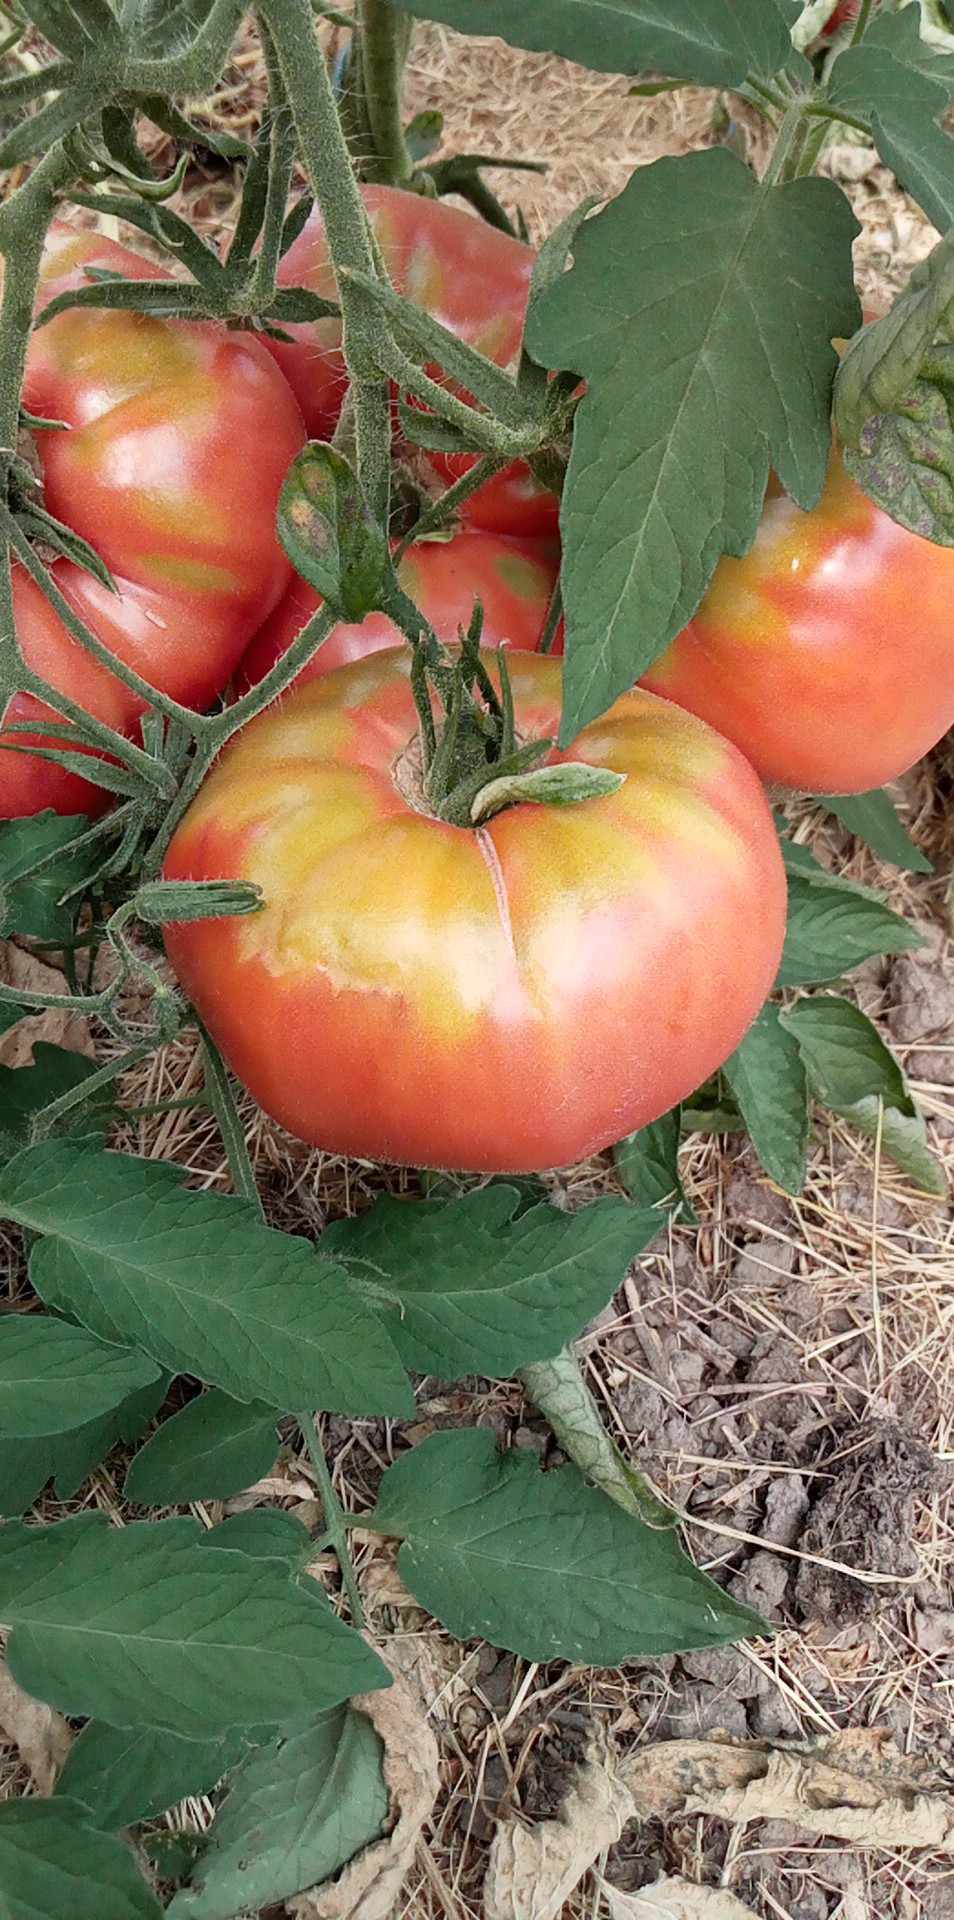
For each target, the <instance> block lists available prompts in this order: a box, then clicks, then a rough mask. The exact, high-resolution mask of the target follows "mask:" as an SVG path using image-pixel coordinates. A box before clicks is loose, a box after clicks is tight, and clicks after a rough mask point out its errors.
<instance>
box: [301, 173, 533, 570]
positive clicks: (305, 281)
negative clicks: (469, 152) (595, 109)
mask: <svg viewBox="0 0 954 1920" xmlns="http://www.w3.org/2000/svg"><path fill="white" fill-rule="evenodd" d="M362 192H363V194H364V199H365V203H366V205H367V209H368V215H369V218H370V221H371V225H372V228H373V229H374V234H375V238H376V240H377V243H378V246H379V247H380V249H381V253H382V255H383V258H384V263H385V265H386V267H387V269H388V272H389V274H390V275H391V279H392V281H393V283H394V285H395V287H396V288H397V290H398V292H399V293H403V294H404V295H406V297H407V298H408V299H409V300H413V301H414V302H415V303H416V304H417V305H418V306H421V307H426V308H427V309H428V311H429V312H430V313H433V314H434V316H435V318H436V319H438V320H440V321H441V323H442V325H443V326H445V327H448V328H449V329H450V331H451V332H452V333H456V334H457V335H458V337H459V338H460V339H462V340H466V341H467V343H468V345H469V346H472V347H476V348H477V349H478V351H479V352H480V353H483V354H485V355H486V356H487V358H488V359H490V360H495V361H496V362H497V364H498V366H501V367H506V366H510V365H511V364H512V363H513V362H514V361H515V360H516V358H517V355H518V353H519V351H520V342H521V340H522V338H523V324H524V320H525V317H526V312H527V300H528V298H529V294H530V276H531V274H532V272H533V263H534V254H533V251H532V249H531V248H530V247H525V246H524V245H523V243H522V242H521V241H520V240H511V239H510V237H509V235H508V234H505V233H499V232H497V230H496V229H495V228H494V227H490V226H488V225H487V224H486V222H485V221H483V220H478V219H476V218H475V217H474V216H473V215H472V214H469V213H465V212H464V211H463V210H462V209H461V208H460V207H452V206H449V205H448V203H447V202H446V201H445V200H426V199H424V198H423V197H422V195H420V194H417V193H405V192H404V191H402V189H401V188H399V187H380V186H370V187H363V188H362ZM279 278H280V279H281V281H282V282H283V284H284V285H286V286H306V287H310V288H311V290H312V291H313V292H314V293H321V294H324V295H325V297H326V298H328V299H334V297H335V278H334V272H333V270H332V266H331V260H330V256H329V253H328V242H327V239H326V237H325V228H324V222H323V220H322V218H321V214H320V213H319V212H318V211H317V210H316V211H315V212H314V213H313V214H312V215H311V217H310V219H309V220H308V222H307V224H306V226H305V227H304V229H303V231H302V232H301V233H300V234H299V236H298V239H297V240H296V241H295V242H294V245H293V246H291V247H290V248H289V250H288V252H287V253H286V255H285V258H284V260H283V261H282V265H281V270H280V274H279ZM283 330H284V331H285V332H287V333H289V334H291V335H292V339H291V340H289V341H282V340H270V341H269V342H268V346H269V348H270V350H271V352H272V353H273V354H274V355H275V358H276V360H277V361H278V364H279V366H280V367H281V368H282V369H283V371H284V373H285V375H286V378H287V379H288V382H289V384H290V386H291V387H292V388H293V390H294V392H295V394H296V395H297V397H298V404H299V406H300V407H301V410H302V413H303V414H304V417H305V424H306V426H307V428H308V431H309V433H310V434H311V435H312V437H313V438H314V439H317V440H326V439H330V437H331V434H332V433H333V431H334V427H335V422H336V420H337V418H338V414H339V413H340V411H341V402H342V400H343V398H344V391H345V385H346V378H347V376H346V370H345V364H344V357H343V355H342V352H341V345H340V342H341V328H340V326H339V323H338V322H337V321H336V320H319V321H317V322H314V323H309V324H307V325H295V326H288V327H286V328H284V329H283ZM431 371H432V372H437V371H438V369H435V368H432V369H431ZM425 458H426V460H427V462H429V464H430V465H431V467H433V469H434V471H435V472H436V473H437V474H439V475H440V476H441V478H442V479H443V481H444V484H445V485H448V486H449V485H450V483H451V481H452V480H455V479H457V478H458V477H459V475H460V474H462V473H464V472H466V471H468V470H469V469H470V467H472V466H473V464H474V458H475V456H472V455H470V454H454V455H451V456H447V455H441V454H428V455H426V456H425ZM558 512H559V503H558V501H557V500H556V498H555V496H554V495H553V494H552V493H548V492H547V491H546V489H545V488H543V487H541V486H540V485H539V484H538V483H537V481H536V480H534V478H533V476H532V475H531V473H530V471H529V468H528V467H527V466H526V465H525V464H524V463H523V461H517V462H515V463H514V464H513V465H512V466H509V467H507V468H506V469H505V470H504V472H503V473H501V474H499V475H498V476H497V477H496V479H494V480H492V481H489V482H488V483H487V485H486V486H484V487H482V488H480V490H479V491H478V492H477V493H476V494H473V495H472V496H471V498H470V500H469V501H467V503H466V504H465V506H464V507H463V508H462V510H461V517H462V519H464V520H465V521H468V522H469V523H470V524H471V525H473V526H479V527H486V528H489V529H490V530H491V531H496V532H500V533H525V534H546V533H553V532H554V531H555V529H556V525H557V518H558Z"/></svg>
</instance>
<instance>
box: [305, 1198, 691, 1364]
mask: <svg viewBox="0 0 954 1920" xmlns="http://www.w3.org/2000/svg"><path fill="white" fill-rule="evenodd" d="M519 1199H520V1196H519V1193H518V1191H517V1189H516V1188H514V1187H511V1186H508V1185H506V1184H500V1185H494V1186H489V1187H478V1188H476V1189H475V1190H474V1191H472V1192H470V1193H466V1194H464V1195H463V1196H462V1197H461V1198H460V1199H455V1200H449V1201H440V1200H416V1201H404V1200H396V1199H394V1198H393V1197H392V1196H390V1195H387V1194H385V1195H383V1196H382V1197H381V1198H380V1199H378V1200H376V1201H375V1204H374V1206H373V1207H371V1208H370V1209H369V1211H368V1212H367V1213H363V1214H360V1215H359V1216H358V1217H357V1218H356V1219H354V1220H339V1221H336V1222H335V1223H334V1224H333V1225H332V1226H330V1227H328V1228H326V1230H325V1235H324V1238H323V1240H322V1247H323V1248H328V1249H329V1250H330V1251H331V1253H332V1254H333V1255H335V1256H336V1257H337V1258H338V1259H340V1260H341V1261H342V1262H343V1263H345V1264H348V1265H349V1266H350V1267H351V1271H352V1272H353V1274H354V1276H355V1280H356V1281H357V1280H360V1281H361V1284H362V1285H363V1286H364V1287H366V1288H367V1289H368V1292H369V1295H370V1297H371V1298H372V1299H373V1300H374V1301H375V1302H376V1304H377V1306H378V1310H379V1312H381V1313H383V1314H384V1315H385V1318H386V1324H387V1327H388V1331H389V1332H390V1334H391V1336H392V1338H393V1340H394V1344H395V1346H396V1347H397V1349H398V1352H399V1353H400V1355H401V1358H402V1360H403V1361H404V1363H405V1365H406V1366H409V1367H414V1368H416V1369H417V1370H418V1371H419V1372H421V1373H439V1374H442V1375H444V1376H445V1377H446V1376H447V1375H448V1374H455V1373H456V1374H465V1373H489V1374H495V1375H498V1376H499V1375H503V1374H509V1373H512V1372H513V1371H514V1369H515V1368H516V1367H520V1366H526V1365H527V1364H528V1363H529V1362H530V1361H533V1360H544V1359H549V1358H550V1357H551V1356H552V1355H553V1354H555V1353H558V1352H559V1350H560V1348H561V1347H563V1346H565V1345H566V1343H567V1341H568V1340H570V1339H572V1338H574V1336H575V1335H576V1334H578V1333H580V1332H581V1331H582V1329H583V1328H584V1327H585V1326H586V1324H587V1322H588V1321H589V1320H591V1319H592V1318H593V1316H594V1314H596V1313H598V1312H599V1311H600V1310H601V1308H603V1307H605V1306H606V1304H607V1301H609V1300H610V1299H612V1296H613V1294H614V1293H615V1291H616V1289H617V1287H618V1286H619V1285H620V1283H621V1282H622V1279H623V1277H624V1275H625V1272H626V1269H627V1267H628V1266H629V1264H630V1262H631V1261H632V1260H634V1259H635V1258H636V1256H637V1254H639V1253H641V1252H642V1250H643V1248H644V1247H645V1246H646V1245H647V1243H648V1242H649V1241H650V1240H651V1239H652V1238H653V1237H654V1235H655V1234H656V1233H658V1231H659V1225H660V1222H659V1216H658V1214H655V1213H650V1212H648V1211H643V1212H640V1211H638V1210H637V1209H636V1208H634V1207H631V1206H629V1205H628V1204H627V1202H626V1201H625V1200H612V1199H607V1200H597V1201H595V1202H594V1203H593V1205H592V1206H589V1207H583V1208H581V1209H580V1211H579V1212H578V1213H562V1212H560V1211H559V1210H558V1209H557V1208H556V1207H551V1206H548V1205H546V1204H543V1205H540V1206H535V1207H531V1208H530V1209H529V1211H526V1212H521V1213H519V1214H518V1213H517V1208H518V1203H519ZM515 1215H516V1217H515Z"/></svg>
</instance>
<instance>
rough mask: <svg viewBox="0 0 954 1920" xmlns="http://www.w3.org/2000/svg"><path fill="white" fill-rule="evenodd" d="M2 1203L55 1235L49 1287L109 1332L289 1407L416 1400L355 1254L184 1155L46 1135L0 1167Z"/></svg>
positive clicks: (46, 1265) (375, 1406) (44, 1260)
mask: <svg viewBox="0 0 954 1920" xmlns="http://www.w3.org/2000/svg"><path fill="white" fill-rule="evenodd" d="M0 1209H2V1211H3V1212H4V1213H5V1214H6V1215H7V1217H8V1218H10V1219H12V1220H16V1221H18V1222H19V1223H20V1225H21V1226H24V1227H27V1228H29V1230H30V1231H31V1232H33V1233H37V1234H43V1235H45V1236H46V1238H44V1239H42V1240H41V1241H40V1242H39V1243H38V1245H36V1246H35V1247H34V1249H33V1254H32V1258H31V1277H32V1280H33V1284H34V1286H35V1287H36V1290H37V1292H38V1293H39V1295H40V1297H41V1299H43V1300H45V1301H46V1303H47V1305H48V1306H52V1307H55V1308H56V1309H58V1310H59V1311H61V1312H64V1313H67V1314H69V1315H70V1316H71V1317H72V1318H74V1319H76V1320H79V1321H80V1322H81V1324H82V1325H83V1326H87V1327H88V1328H89V1330H90V1332H91V1333H97V1334H99V1336H100V1338H101V1339H104V1340H112V1341H115V1342H116V1343H117V1344H118V1345H130V1344H135V1345H137V1346H139V1347H141V1348H142V1349H143V1350H144V1351H145V1352H147V1353H149V1354H151V1355H152V1358H153V1359H154V1360H157V1361H158V1362H159V1364H160V1366H164V1367H168V1368H169V1369H171V1370H172V1371H174V1372H177V1373H191V1374H195V1375H196V1376H197V1377H198V1378H199V1379H200V1380H203V1381H205V1382H206V1383H207V1384H208V1385H210V1386H217V1387H221V1388H222V1391H223V1392H224V1393H228V1394H231V1395H232V1396H233V1398H235V1399H241V1400H246V1401H248V1400H261V1401H263V1402H264V1403H265V1404H266V1405H268V1406H274V1407H276V1408H278V1409H281V1410H288V1409H290V1408H295V1407H307V1406H311V1407H326V1408H328V1409H330V1410H331V1411H334V1412H342V1413H370V1412H377V1413H390V1414H401V1413H407V1412H408V1411H410V1410H411V1409H412V1407H413V1396H412V1393H411V1388H410V1383H409V1382H408V1380H407V1377H406V1375H405V1373H404V1370H403V1368H402V1367H401V1365H400V1362H399V1360H398V1356H397V1353H396V1351H395V1348H394V1347H393V1345H392V1343H391V1341H390V1339H389V1337H388V1334H387V1333H386V1332H385V1330H384V1328H383V1326H382V1325H381V1324H380V1322H379V1321H378V1320H376V1318H375V1316H374V1315H373V1314H372V1312H371V1311H370V1309H369V1308H368V1307H366V1306H365V1304H364V1303H363V1301H362V1300H361V1299H360V1298H359V1297H358V1296H357V1294H356V1293H355V1292H354V1291H353V1289H352V1288H351V1285H350V1282H349V1280H348V1278H347V1275H346V1274H345V1273H343V1272H342V1270H341V1268H340V1267H336V1266H334V1265H333V1264H332V1263H331V1261H329V1260H320V1259H319V1258H318V1256H317V1255H316V1253H315V1251H314V1248H313V1247H312V1246H311V1245H310V1243H309V1242H308V1241H306V1240H301V1239H298V1238H296V1237H295V1236H293V1235H291V1234H286V1233H279V1232H277V1231H275V1230H274V1229H272V1228H270V1227H264V1226H262V1225H260V1224H259V1222H258V1220H257V1218H256V1217H255V1214H254V1212H253V1210H252V1209H251V1208H250V1207H249V1206H248V1204H247V1203H246V1202H245V1201H242V1200H239V1199H236V1198H234V1197H232V1196H229V1195H223V1194H212V1193H198V1192H191V1191H189V1190H188V1189H187V1188H185V1187H183V1186H182V1184H181V1172H180V1170H178V1169H176V1168H175V1167H171V1166H169V1165H167V1164H165V1163H164V1162H162V1161H155V1160H140V1159H137V1158H135V1157H134V1156H133V1155H131V1154H118V1153H104V1152H98V1151H96V1150H95V1149H93V1148H91V1147H88V1146H85V1145H73V1144H72V1143H68V1142H66V1141H49V1142H43V1143H41V1144H40V1145H38V1146H34V1147H29V1148H27V1149H26V1150H25V1151H24V1152H23V1153H21V1154H18V1155H17V1157H16V1159H15V1160H11V1161H10V1162H9V1164H8V1165H7V1166H6V1167H5V1168H4V1169H3V1170H2V1171H0Z"/></svg>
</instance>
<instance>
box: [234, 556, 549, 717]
mask: <svg viewBox="0 0 954 1920" xmlns="http://www.w3.org/2000/svg"><path fill="white" fill-rule="evenodd" d="M558 569H559V557H558V555H557V554H556V553H555V552H554V550H553V548H552V547H551V546H550V545H549V544H546V543H544V542H542V541H532V540H508V539H507V538H506V537H505V536H504V535H503V534H497V533H472V532H468V531H466V530H465V531H463V532H461V533H456V534H454V536H453V538H452V539H450V540H421V541H420V542H419V543H418V545H417V546H414V547H410V548H409V549H408V551H407V553H406V554H405V555H404V558H403V560H402V561H401V564H400V566H399V568H398V578H399V579H400V582H401V585H402V587H403V588H404V591H405V593H407V594H408V595H409V596H410V598H411V599H412V600H413V601H414V603H415V605H416V606H418V607H420V609H421V612H422V613H423V614H424V615H425V616H426V618H427V619H428V620H429V621H430V623H431V625H432V627H433V628H434V631H435V633H436V634H437V637H438V639H439V640H444V641H448V642H451V643H453V641H455V640H456V639H457V637H458V630H459V629H460V628H461V627H466V626H467V623H468V621H469V619H470V616H471V614H472V612H473V608H474V601H475V600H476V599H478V598H479V599H480V601H481V604H482V606H483V609H484V629H483V635H484V643H485V645H486V646H487V647H496V646H499V645H500V643H501V641H504V640H506V641H509V643H510V645H511V646H514V647H525V648H531V649H532V648H534V647H536V645H537V643H538V641H539V639H540V635H541V633H542V631H543V625H544V622H545V620H546V616H547V607H548V606H549V603H550V595H551V593H552V591H553V585H554V582H555V580H556V576H557V572H558ZM320 605H321V600H320V597H319V595H318V594H317V593H315V591H314V589H313V588H312V587H310V586H309V585H308V583H307V581H305V580H302V579H301V577H300V575H297V574H296V575H295V576H294V578H293V579H292V582H291V585H290V587H289V588H288V591H287V593H286V594H285V597H284V599H283V600H281V601H280V602H279V604H278V606H277V607H276V608H275V611H274V613H273V614H272V615H271V617H270V619H268V620H266V622H265V625H264V626H263V628H262V629H261V632H260V633H257V634H256V636H255V638H254V640H253V641H252V644H251V646H250V647H249V649H248V652H247V653H246V655H245V658H244V659H243V661H242V665H241V667H240V669H239V680H240V684H241V685H242V686H243V687H252V686H254V685H255V683H256V682H257V681H258V680H261V678H262V676H263V675H264V674H266V673H267V672H268V670H269V668H270V667H273V666H274V664H275V662H276V660H279V659H280V658H281V656H282V654H283V653H287V651H288V648H289V647H290V646H291V643H292V641H293V640H294V638H295V635H296V634H297V633H300V632H301V629H302V627H303V626H304V624H305V621H306V620H309V619H310V618H311V615H312V614H313V613H314V611H315V608H316V607H318V606H320ZM401 638H402V636H401V633H400V632H399V630H398V628H397V627H396V626H395V625H394V622H393V620H389V619H388V618H387V615H386V614H383V613H369V614H368V616H367V618H366V619H364V620H361V621H358V622H356V623H355V624H353V625H351V624H344V623H343V624H342V625H341V626H340V627H335V629H334V632H333V633H331V634H330V635H329V637H328V639H327V640H326V641H325V642H324V644H323V645H322V646H321V647H320V648H319V650H318V652H317V653H316V654H315V656H314V658H313V659H312V660H310V661H309V663H308V666H307V667H305V668H304V669H303V671H302V672H301V673H300V674H299V675H298V678H297V679H296V681H295V682H294V684H295V686H301V684H302V683H303V681H306V680H315V679H317V678H318V676H319V675H321V674H326V673H331V672H332V670H333V668H335V667H344V666H347V665H348V664H349V662H350V661H352V660H362V659H363V658H364V656H365V654H368V653H378V652H380V650H381V648H382V647H393V646H396V645H397V644H398V643H399V642H400V640H401Z"/></svg>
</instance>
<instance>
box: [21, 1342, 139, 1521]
mask: <svg viewBox="0 0 954 1920" xmlns="http://www.w3.org/2000/svg"><path fill="white" fill-rule="evenodd" d="M168 1389H169V1376H168V1374H161V1375H160V1377H159V1379H158V1380H155V1381H153V1382H152V1384H151V1385H150V1386H148V1387H143V1388H141V1389H140V1390H139V1392H137V1393H132V1394H130V1395H129V1397H128V1399H126V1400H123V1401H121V1402H120V1404H119V1406H118V1407H114V1408H113V1409H112V1410H111V1411H110V1412H109V1413H104V1414H101V1415H100V1416H99V1417H98V1418H97V1419H94V1420H86V1421H84V1422H83V1424H82V1425H81V1426H78V1427H72V1428H70V1429H69V1431H68V1432H66V1433H51V1434H43V1435H41V1436H40V1437H39V1438H36V1439H32V1440H27V1439H14V1438H9V1437H7V1438H0V1515H3V1517H4V1518H5V1519H6V1518H9V1517H11V1516H16V1515H19V1514H21V1513H26V1511H27V1509H28V1508H29V1507H31V1506H32V1505H33V1502H34V1500H35V1499H36V1496H37V1494H38V1493H39V1492H40V1490H41V1488H43V1487H45V1486H46V1483H47V1481H48V1480H52V1481H53V1483H54V1485H55V1487H56V1491H57V1493H58V1495H59V1497H60V1499H61V1500H70V1499H72V1496H73V1494H74V1493H75V1492H76V1491H77V1489H78V1488H79V1487H81V1486H82V1484H83V1481H84V1480H85V1479H87V1477H88V1476H89V1474H90V1473H92V1471H93V1468H94V1467H97V1466H98V1465H99V1463H100V1461H101V1460H103V1459H105V1457H106V1455H107V1453H108V1452H109V1450H110V1447H112V1446H114V1445H115V1443H116V1442H117V1441H119V1440H121V1441H123V1442H124V1444H125V1445H126V1446H131V1445H132V1444H133V1442H134V1441H136V1440H138V1438H139V1435H140V1434H141V1433H142V1431H143V1429H144V1428H145V1427H146V1426H148V1424H149V1421H150V1420H151V1419H152V1416H153V1414H154V1413H155V1411H156V1408H157V1407H158V1406H160V1405H161V1403H162V1401H163V1400H164V1399H165V1397H166V1394H167V1392H168ZM74 1411H75V1409H74Z"/></svg>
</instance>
